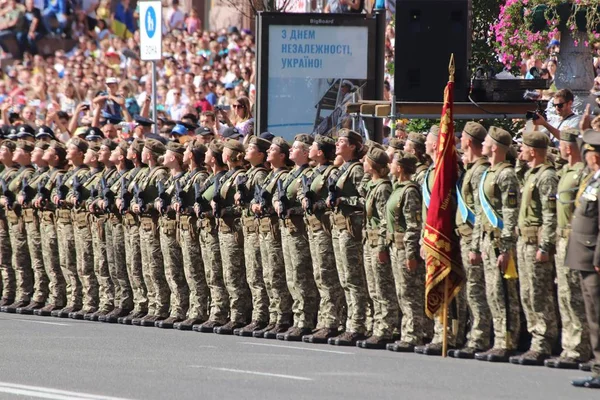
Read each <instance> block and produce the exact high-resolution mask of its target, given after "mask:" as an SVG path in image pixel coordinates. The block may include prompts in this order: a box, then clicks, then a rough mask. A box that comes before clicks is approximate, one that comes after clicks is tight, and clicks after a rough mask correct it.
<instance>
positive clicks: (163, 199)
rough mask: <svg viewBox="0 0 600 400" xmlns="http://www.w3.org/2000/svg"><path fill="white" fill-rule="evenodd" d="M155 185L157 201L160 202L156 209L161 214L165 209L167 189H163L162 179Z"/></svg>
mask: <svg viewBox="0 0 600 400" xmlns="http://www.w3.org/2000/svg"><path fill="white" fill-rule="evenodd" d="M156 187H157V189H158V202H159V203H160V208H159V210H158V211H159V212H160V213H161V214H164V213H165V212H166V211H167V205H168V204H167V202H168V198H169V196H168V195H167V190H166V189H165V185H164V183H162V181H158V183H157V184H156Z"/></svg>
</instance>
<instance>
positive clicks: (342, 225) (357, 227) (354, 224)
mask: <svg viewBox="0 0 600 400" xmlns="http://www.w3.org/2000/svg"><path fill="white" fill-rule="evenodd" d="M363 217H364V213H363V212H362V211H355V212H352V213H350V214H348V215H344V213H342V212H335V213H333V218H332V220H333V225H334V226H335V227H336V228H337V229H339V230H340V231H344V230H347V231H348V233H350V235H351V236H352V237H353V238H355V239H356V240H362V219H363Z"/></svg>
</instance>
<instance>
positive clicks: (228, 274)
mask: <svg viewBox="0 0 600 400" xmlns="http://www.w3.org/2000/svg"><path fill="white" fill-rule="evenodd" d="M223 146H224V148H223V162H224V163H225V164H226V165H227V167H228V172H227V173H226V174H225V175H224V176H223V177H221V179H220V180H219V181H218V182H216V186H215V188H216V189H215V191H216V193H215V195H214V196H213V199H212V202H211V206H212V208H213V214H214V215H215V217H216V218H217V226H218V229H219V246H220V248H221V259H222V264H223V278H224V281H225V287H226V289H227V293H228V294H229V309H230V317H229V322H228V323H226V324H225V325H223V326H220V327H216V328H215V329H214V333H217V334H222V335H231V334H233V331H234V329H238V328H242V327H244V326H246V325H247V324H248V323H249V322H250V309H251V307H252V304H251V296H250V292H249V290H248V285H247V283H246V279H245V278H246V271H245V266H244V245H243V236H242V235H243V230H242V224H241V221H240V217H241V213H240V210H239V208H238V207H236V206H235V203H236V201H235V194H236V181H237V179H238V177H240V176H243V174H244V173H245V170H244V167H243V163H244V146H243V145H242V144H241V143H240V142H239V141H238V140H235V139H228V140H226V141H225V142H224V143H223Z"/></svg>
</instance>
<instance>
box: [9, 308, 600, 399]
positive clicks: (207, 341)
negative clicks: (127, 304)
mask: <svg viewBox="0 0 600 400" xmlns="http://www.w3.org/2000/svg"><path fill="white" fill-rule="evenodd" d="M584 374H585V373H583V372H581V371H564V370H562V371H561V370H552V369H549V368H544V367H523V366H514V365H510V364H491V363H486V362H480V361H473V360H454V359H442V358H439V357H430V356H422V355H416V354H399V353H392V352H389V351H385V350H365V349H359V348H349V347H337V346H330V345H312V344H305V343H290V342H283V341H276V340H266V339H255V338H241V337H237V336H221V335H214V334H203V333H196V332H180V331H173V330H163V329H158V328H145V327H137V326H123V325H118V324H116V325H111V324H104V323H98V322H87V321H73V320H70V319H67V320H65V319H57V318H52V317H49V318H42V317H34V316H21V315H14V314H4V313H2V314H0V399H13V398H18V399H23V398H31V399H38V398H46V399H58V400H72V399H88V400H90V399H91V400H97V399H115V398H119V399H195V400H196V399H199V398H204V399H221V400H224V399H240V400H241V399H286V400H287V399H372V400H376V399H398V398H401V399H410V400H413V399H415V400H416V399H461V400H463V399H464V400H470V399H473V400H481V399H486V400H492V399H506V400H514V399H527V400H534V399H544V400H548V399H569V400H577V399H595V400H597V399H599V398H600V397H599V395H600V392H599V391H597V390H591V389H576V388H573V387H571V385H570V379H571V378H574V377H580V376H584Z"/></svg>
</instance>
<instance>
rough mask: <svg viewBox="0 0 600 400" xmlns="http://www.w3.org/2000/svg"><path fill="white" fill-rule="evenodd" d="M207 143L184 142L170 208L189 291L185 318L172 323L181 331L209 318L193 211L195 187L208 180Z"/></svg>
mask: <svg viewBox="0 0 600 400" xmlns="http://www.w3.org/2000/svg"><path fill="white" fill-rule="evenodd" d="M207 150H208V149H207V148H206V146H204V145H203V144H202V143H200V141H199V140H190V141H188V142H187V146H186V150H185V152H184V153H183V163H184V164H185V165H186V167H187V173H186V174H185V176H184V177H183V180H182V182H181V185H180V186H181V190H182V192H181V193H180V194H179V197H180V199H179V200H180V201H179V202H178V201H177V199H176V198H175V197H174V198H173V200H172V203H171V205H172V207H173V208H174V210H175V212H177V213H179V238H180V244H181V252H182V255H183V271H184V273H185V279H186V281H187V285H188V287H189V291H190V299H189V308H188V313H187V318H186V319H185V320H184V321H182V322H178V323H175V324H174V325H173V327H174V328H175V329H180V330H192V327H193V326H194V325H199V324H202V323H203V322H205V321H206V320H208V299H209V289H208V284H207V283H206V272H205V268H204V261H203V260H202V253H201V251H200V243H199V241H198V234H199V231H198V217H197V216H196V213H195V212H194V209H193V207H194V202H195V196H196V188H198V189H200V188H201V187H202V185H203V184H204V183H205V182H206V181H207V179H208V171H207V170H206V167H205V165H204V159H205V157H206V152H207Z"/></svg>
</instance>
